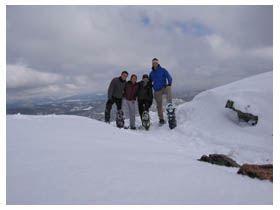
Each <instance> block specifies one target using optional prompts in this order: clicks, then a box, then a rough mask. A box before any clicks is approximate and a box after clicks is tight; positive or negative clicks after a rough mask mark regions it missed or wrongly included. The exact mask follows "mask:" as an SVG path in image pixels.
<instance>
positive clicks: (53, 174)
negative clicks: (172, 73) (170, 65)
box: [7, 72, 273, 204]
mask: <svg viewBox="0 0 280 210" xmlns="http://www.w3.org/2000/svg"><path fill="white" fill-rule="evenodd" d="M227 99H232V100H234V101H236V103H237V102H238V104H239V106H240V107H241V108H244V107H247V105H251V106H250V111H251V112H252V113H253V114H258V115H259V124H258V125H257V126H253V127H252V126H247V125H246V124H245V123H243V124H238V123H237V121H236V120H235V118H234V116H233V113H232V112H231V110H229V109H225V108H224V106H225V103H226V100H227ZM151 116H152V120H153V122H154V123H153V125H152V128H151V130H150V131H148V132H146V131H144V130H137V131H131V130H123V129H118V128H116V127H114V125H108V124H105V123H102V122H99V121H95V120H91V119H88V118H83V117H77V116H54V115H53V116H25V115H13V116H7V203H8V204H272V186H273V185H272V184H271V183H270V182H269V181H260V180H257V179H251V178H248V177H245V176H241V175H237V174H236V171H237V169H236V168H227V167H222V166H215V165H211V164H208V163H203V162H199V161H197V160H196V159H198V158H199V157H200V156H201V155H203V154H209V153H223V154H226V155H229V156H231V157H232V158H234V159H235V160H237V161H238V162H239V163H245V162H249V163H271V162H272V151H273V149H272V72H269V73H265V74H261V75H258V76H255V77H251V78H248V79H244V80H242V81H238V82H235V83H232V84H229V85H226V86H223V87H219V88H216V89H212V90H209V91H206V92H203V93H201V94H199V95H198V96H197V97H195V99H194V100H193V101H191V102H189V103H185V104H182V105H181V106H179V107H178V110H177V117H178V127H177V128H176V129H174V130H169V129H168V126H167V125H165V126H163V127H158V126H157V123H156V122H157V116H156V113H151ZM139 123H140V122H139V119H138V124H139Z"/></svg>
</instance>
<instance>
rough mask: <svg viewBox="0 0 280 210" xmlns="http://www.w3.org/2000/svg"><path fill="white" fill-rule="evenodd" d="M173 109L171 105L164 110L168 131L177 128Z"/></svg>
mask: <svg viewBox="0 0 280 210" xmlns="http://www.w3.org/2000/svg"><path fill="white" fill-rule="evenodd" d="M175 110H176V109H175V107H173V105H172V104H168V106H167V108H166V112H167V118H168V125H169V128H170V129H173V128H175V127H176V126H177V121H176V115H175Z"/></svg>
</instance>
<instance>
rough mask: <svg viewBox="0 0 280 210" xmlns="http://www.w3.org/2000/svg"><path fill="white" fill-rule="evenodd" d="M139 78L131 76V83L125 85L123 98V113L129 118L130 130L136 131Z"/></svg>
mask: <svg viewBox="0 0 280 210" xmlns="http://www.w3.org/2000/svg"><path fill="white" fill-rule="evenodd" d="M136 81H137V76H136V75H135V74H133V75H131V78H130V81H128V82H127V83H126V84H125V88H124V97H123V100H122V101H123V111H124V113H126V115H128V116H129V123H130V128H131V129H133V130H135V129H136V127H135V101H136V97H137V92H138V88H139V87H138V84H137V83H136Z"/></svg>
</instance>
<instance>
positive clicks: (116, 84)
mask: <svg viewBox="0 0 280 210" xmlns="http://www.w3.org/2000/svg"><path fill="white" fill-rule="evenodd" d="M127 76H128V73H127V71H123V72H122V74H121V76H120V77H115V78H113V79H112V81H111V83H110V85H109V88H108V100H107V103H106V108H105V122H110V115H111V109H112V106H113V104H114V103H116V105H117V110H118V111H119V110H121V108H122V97H123V93H124V87H125V84H126V78H127Z"/></svg>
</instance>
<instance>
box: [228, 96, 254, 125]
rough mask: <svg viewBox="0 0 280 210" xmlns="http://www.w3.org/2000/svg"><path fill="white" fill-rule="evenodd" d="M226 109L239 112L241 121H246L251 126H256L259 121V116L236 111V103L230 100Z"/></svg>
mask: <svg viewBox="0 0 280 210" xmlns="http://www.w3.org/2000/svg"><path fill="white" fill-rule="evenodd" d="M225 107H226V108H229V109H232V110H233V111H235V112H237V116H238V120H239V121H245V122H247V123H249V124H251V125H256V124H257V123H258V121H259V117H258V116H257V115H253V114H251V113H245V112H242V111H240V110H238V109H236V108H235V107H234V101H231V100H228V101H227V103H226V106H225Z"/></svg>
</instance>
